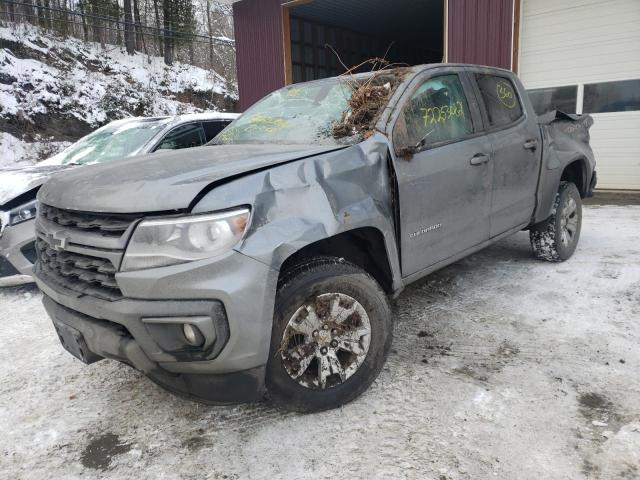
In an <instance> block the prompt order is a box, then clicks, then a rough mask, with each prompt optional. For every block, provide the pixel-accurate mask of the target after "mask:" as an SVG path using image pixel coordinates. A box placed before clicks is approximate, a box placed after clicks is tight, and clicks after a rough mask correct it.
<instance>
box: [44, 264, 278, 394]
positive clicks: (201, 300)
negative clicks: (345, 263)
mask: <svg viewBox="0 0 640 480" xmlns="http://www.w3.org/2000/svg"><path fill="white" fill-rule="evenodd" d="M35 278H36V282H37V283H38V286H39V287H40V288H41V290H42V291H43V293H44V300H43V301H44V304H45V307H46V309H47V312H48V313H49V315H50V316H51V318H52V320H53V322H54V325H56V324H59V323H64V324H66V325H69V326H71V327H72V328H74V329H75V330H77V331H79V332H80V333H81V334H82V336H83V337H84V339H85V341H86V344H87V348H88V349H89V350H90V351H91V352H92V353H93V354H95V355H97V356H99V357H104V358H112V359H116V360H120V361H123V362H125V363H127V364H130V365H132V366H133V367H135V368H136V369H138V370H140V371H142V372H144V373H145V374H146V375H147V376H149V377H150V378H151V379H152V380H154V381H155V382H157V383H158V384H160V385H162V386H164V387H166V388H168V389H169V390H172V391H174V392H177V393H180V394H183V395H187V396H189V397H192V398H196V399H199V400H203V401H206V402H213V403H218V402H224V403H228V402H239V401H252V400H255V399H258V398H260V397H261V396H262V395H263V393H264V370H265V365H266V363H267V358H268V354H269V348H270V338H271V327H272V318H273V302H274V298H275V289H276V282H277V271H275V270H273V269H271V268H269V267H267V266H266V265H264V264H262V263H260V262H258V261H256V260H254V259H251V258H249V257H246V256H244V255H242V254H240V253H237V252H232V253H230V254H228V255H226V256H224V257H223V258H219V259H214V260H205V261H199V262H191V263H187V264H182V265H175V266H170V267H162V268H155V269H149V270H142V271H137V272H122V273H118V274H116V280H117V282H118V285H119V286H120V288H121V290H122V292H123V294H124V297H125V298H123V299H121V300H115V301H108V300H101V299H97V298H95V297H90V296H88V295H83V294H80V293H77V292H73V291H70V290H69V291H67V290H65V289H63V288H62V287H60V286H56V287H55V288H54V287H53V286H51V285H49V284H47V283H46V282H45V281H43V279H42V278H40V277H39V276H38V270H37V267H36V271H35ZM217 305H222V306H223V307H224V308H223V310H222V311H224V312H225V313H226V322H225V323H226V325H227V326H228V334H226V338H225V335H223V334H221V332H219V331H218V332H216V342H218V340H222V341H224V345H220V344H219V342H218V343H216V346H220V347H222V348H213V349H212V355H211V356H210V357H208V358H206V359H204V360H185V359H184V357H183V356H180V355H178V354H177V353H176V352H174V351H171V350H170V349H167V347H166V343H167V342H162V341H161V339H160V338H159V337H158V335H157V334H155V333H154V332H153V331H152V330H151V329H150V328H149V324H148V323H147V322H146V320H148V319H149V318H153V319H158V318H166V319H168V321H172V320H171V319H173V318H180V319H184V318H189V317H198V318H201V317H203V316H215V315H214V314H213V313H212V312H215V311H218V312H219V311H220V309H217V308H216V306H217Z"/></svg>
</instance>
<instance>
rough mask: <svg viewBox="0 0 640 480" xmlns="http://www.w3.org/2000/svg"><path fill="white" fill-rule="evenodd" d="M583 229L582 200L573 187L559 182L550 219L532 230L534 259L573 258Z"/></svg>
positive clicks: (568, 183) (552, 260)
mask: <svg viewBox="0 0 640 480" xmlns="http://www.w3.org/2000/svg"><path fill="white" fill-rule="evenodd" d="M581 228H582V199H581V198H580V192H579V191H578V188H577V187H576V186H575V184H574V183H571V182H560V188H558V193H556V197H555V200H554V203H553V209H552V212H551V216H550V217H549V218H548V219H547V220H545V221H544V222H541V223H539V224H537V225H534V226H533V227H531V230H530V231H529V239H530V240H531V247H532V248H533V252H534V254H535V256H536V257H537V258H539V259H540V260H547V261H549V262H563V261H565V260H567V259H569V258H570V257H571V255H573V252H575V250H576V247H577V246H578V240H579V239H580V230H581Z"/></svg>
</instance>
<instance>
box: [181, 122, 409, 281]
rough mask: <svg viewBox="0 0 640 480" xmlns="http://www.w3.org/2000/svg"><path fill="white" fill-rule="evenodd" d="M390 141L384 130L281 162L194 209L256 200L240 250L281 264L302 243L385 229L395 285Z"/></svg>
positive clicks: (277, 266) (217, 190) (230, 185)
mask: <svg viewBox="0 0 640 480" xmlns="http://www.w3.org/2000/svg"><path fill="white" fill-rule="evenodd" d="M387 152H388V141H387V139H386V137H385V136H384V135H382V134H375V135H374V136H372V137H371V138H369V139H368V140H366V141H364V142H362V143H359V144H357V145H354V146H351V147H349V148H346V149H343V150H339V151H335V152H330V153H327V154H321V155H317V156H314V157H310V158H306V159H302V160H298V161H294V162H290V163H287V164H284V165H279V166H276V167H273V168H269V169H266V170H263V171H260V172H255V173H252V174H248V175H246V176H244V177H242V178H239V179H235V180H232V181H230V182H228V183H226V184H223V185H220V186H218V187H216V188H215V189H213V190H212V191H211V192H209V193H208V194H207V195H205V196H204V197H203V198H202V200H200V202H198V204H197V205H196V206H195V207H194V209H193V212H194V213H199V212H210V211H215V210H221V209H226V208H230V207H233V206H237V205H251V208H252V217H251V222H250V226H249V230H248V231H247V234H246V235H245V238H244V240H243V241H242V243H241V244H239V245H238V246H237V247H236V250H237V251H238V252H240V253H242V254H244V255H247V256H249V257H252V258H255V259H256V260H259V261H260V262H263V263H265V264H266V265H268V266H270V267H272V268H274V269H277V270H279V269H280V267H281V266H282V264H283V263H284V261H285V260H286V259H287V258H288V257H289V256H291V255H292V254H293V253H295V252H296V251H298V250H300V249H301V248H303V247H305V246H307V245H309V244H311V243H314V242H317V241H319V240H323V239H325V238H329V237H332V236H334V235H337V234H339V233H342V232H346V231H349V230H352V229H355V228H361V227H373V228H376V229H378V230H379V231H380V232H381V233H382V235H383V237H384V240H385V247H386V249H387V253H388V257H389V261H390V267H391V271H392V275H393V281H394V284H396V282H399V279H400V268H399V262H398V252H397V248H396V244H395V235H394V225H393V213H392V207H391V206H392V199H391V195H392V189H391V188H390V186H389V181H390V180H389V179H390V175H389V170H388V169H389V164H388V163H387Z"/></svg>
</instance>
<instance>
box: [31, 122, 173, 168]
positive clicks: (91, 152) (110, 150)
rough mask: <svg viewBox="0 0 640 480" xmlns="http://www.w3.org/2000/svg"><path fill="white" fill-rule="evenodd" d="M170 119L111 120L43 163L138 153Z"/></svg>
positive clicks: (69, 162) (81, 161)
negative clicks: (113, 121)
mask: <svg viewBox="0 0 640 480" xmlns="http://www.w3.org/2000/svg"><path fill="white" fill-rule="evenodd" d="M170 121H171V119H170V118H162V119H152V120H150V119H138V120H130V121H128V122H116V123H115V124H113V123H111V124H109V125H106V126H104V127H102V128H100V129H98V130H96V131H95V132H93V133H92V134H90V135H87V136H86V137H84V138H81V139H80V140H78V141H77V142H76V143H74V144H73V145H71V146H70V147H69V148H67V149H66V150H64V151H62V152H60V153H59V154H57V155H55V156H53V157H51V158H50V159H49V160H47V161H45V162H42V164H43V165H76V164H77V165H86V164H88V163H99V162H106V161H109V160H116V159H118V158H124V157H129V156H132V155H136V154H137V153H139V152H140V149H141V148H142V147H143V146H144V145H145V144H146V143H147V142H148V141H149V140H150V139H151V138H153V137H154V136H155V135H157V134H158V133H160V131H161V130H162V129H163V128H164V127H165V126H166V124H167V123H168V122H170Z"/></svg>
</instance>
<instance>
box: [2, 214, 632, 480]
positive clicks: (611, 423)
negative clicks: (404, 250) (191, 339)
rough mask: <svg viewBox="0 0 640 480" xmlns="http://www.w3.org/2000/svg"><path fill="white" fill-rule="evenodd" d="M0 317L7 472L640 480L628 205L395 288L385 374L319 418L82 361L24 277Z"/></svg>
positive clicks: (31, 475)
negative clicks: (217, 402) (229, 402)
mask: <svg viewBox="0 0 640 480" xmlns="http://www.w3.org/2000/svg"><path fill="white" fill-rule="evenodd" d="M0 312H1V319H0V362H1V365H2V368H1V369H0V455H1V456H0V477H2V478H7V479H9V478H11V479H23V478H24V479H43V478H136V479H137V480H143V479H154V480H155V479H165V478H167V479H170V478H184V479H194V480H195V479H198V480H200V479H240V478H242V479H244V478H251V479H261V478H264V479H273V478H285V477H286V478H290V479H301V478H314V479H316V478H368V479H370V478H393V479H396V478H399V479H401V478H411V479H413V478H415V479H434V480H453V479H487V478H494V477H495V478H500V479H536V480H537V479H581V478H602V479H638V478H640V348H639V345H640V207H594V206H592V207H588V208H586V209H585V216H584V225H583V236H582V239H581V243H580V245H579V247H578V250H577V252H576V254H575V255H574V257H573V258H572V259H571V260H570V261H568V262H566V263H562V264H549V263H541V262H538V261H536V260H534V259H533V258H532V257H531V253H530V248H529V244H528V236H527V234H526V233H520V234H518V235H516V236H514V237H512V238H510V239H507V240H505V241H502V242H500V243H498V244H497V245H495V246H493V247H491V248H489V249H487V250H484V251H483V252H481V253H479V254H476V255H474V256H472V257H470V258H468V259H465V260H463V261H460V262H458V263H456V264H454V265H452V266H450V267H448V268H446V269H444V270H442V271H440V272H438V273H436V274H433V275H431V276H430V277H428V278H427V279H425V280H424V281H421V282H418V283H417V284H414V285H412V286H411V287H409V288H407V290H406V291H405V292H404V293H403V294H402V295H401V296H400V297H399V298H398V299H397V300H395V301H394V314H395V319H396V328H395V338H394V344H393V352H392V354H391V356H390V358H389V361H388V362H387V364H386V367H385V369H384V371H383V372H382V374H381V375H380V377H379V379H378V380H377V381H376V382H375V383H374V385H373V386H372V388H371V389H370V390H369V391H368V392H367V393H365V394H364V395H363V396H362V397H361V398H359V399H358V400H357V401H355V402H354V403H352V404H350V405H347V406H345V407H343V408H341V409H338V410H334V411H330V412H325V413H320V414H313V415H299V414H292V413H287V412H283V411H281V410H278V409H275V408H274V407H272V406H270V405H268V404H256V405H241V406H233V407H208V406H203V405H198V404H196V403H192V402H189V401H185V400H182V399H179V398H176V397H174V396H173V395H171V394H169V393H166V392H165V391H163V390H161V389H160V388H158V387H157V386H156V385H154V384H153V383H151V382H150V381H148V380H147V379H145V378H144V377H143V376H142V375H140V374H139V373H137V372H136V371H134V370H132V369H130V368H128V367H125V366H123V365H120V364H118V363H116V362H113V361H102V362H98V363H96V364H94V365H91V366H84V365H82V364H81V363H80V362H79V361H77V360H75V359H74V358H73V357H71V356H70V355H69V354H67V353H66V352H65V351H64V350H63V349H62V347H61V346H60V345H59V342H58V340H57V337H56V336H55V333H54V330H53V327H52V325H51V323H50V321H49V320H48V318H47V316H46V315H45V313H44V310H43V308H42V306H41V303H40V294H39V293H38V292H37V290H36V289H35V288H33V287H20V288H4V289H2V290H0Z"/></svg>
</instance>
